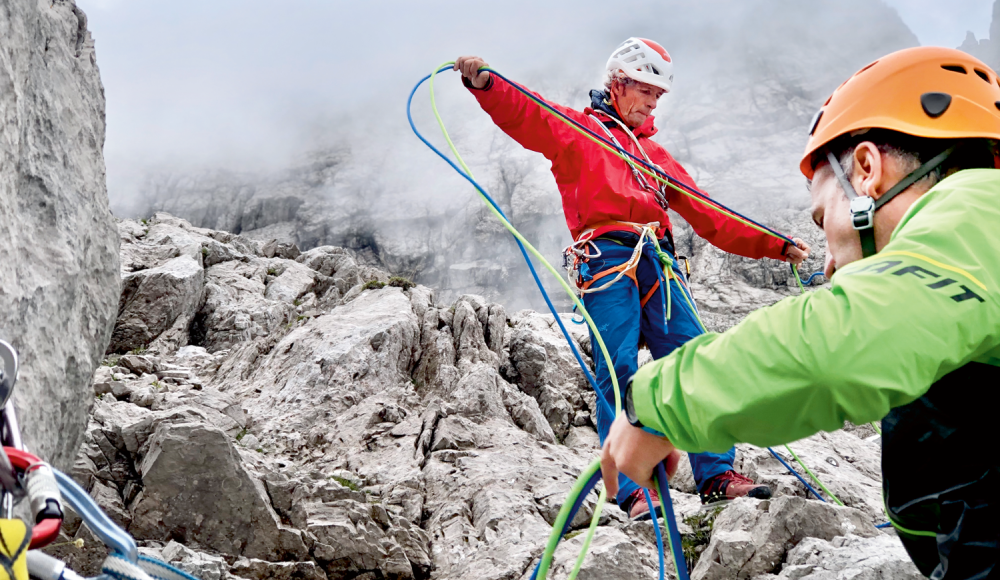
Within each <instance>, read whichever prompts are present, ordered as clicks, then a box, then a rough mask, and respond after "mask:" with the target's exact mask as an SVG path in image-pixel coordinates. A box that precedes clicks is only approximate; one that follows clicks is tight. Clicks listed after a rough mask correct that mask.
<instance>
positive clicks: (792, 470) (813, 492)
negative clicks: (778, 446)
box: [767, 447, 826, 503]
mask: <svg viewBox="0 0 1000 580" xmlns="http://www.w3.org/2000/svg"><path fill="white" fill-rule="evenodd" d="M767 450H768V451H770V452H771V455H773V456H774V458H775V459H777V460H778V461H780V462H781V464H782V465H784V466H785V469H787V470H788V473H791V474H792V475H794V476H795V477H797V478H798V480H799V481H801V482H802V485H804V486H806V488H807V489H808V490H809V491H811V492H812V494H813V495H815V496H816V498H817V499H818V500H820V501H821V502H823V503H826V500H825V499H823V496H821V495H820V494H819V492H818V491H816V490H815V489H813V486H811V485H809V482H808V481H806V480H805V479H803V478H802V476H801V475H799V472H798V471H795V470H794V469H792V466H791V465H788V463H787V462H785V460H784V459H782V458H781V456H780V455H778V454H777V453H775V452H774V449H771V448H770V447H768V448H767Z"/></svg>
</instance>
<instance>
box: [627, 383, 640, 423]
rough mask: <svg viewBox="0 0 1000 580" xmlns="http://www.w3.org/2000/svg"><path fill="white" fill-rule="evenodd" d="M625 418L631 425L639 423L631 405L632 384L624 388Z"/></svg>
mask: <svg viewBox="0 0 1000 580" xmlns="http://www.w3.org/2000/svg"><path fill="white" fill-rule="evenodd" d="M625 418H626V419H628V422H629V423H631V424H633V425H635V424H636V423H638V422H639V417H638V416H637V415H636V413H635V405H633V404H632V383H629V384H628V386H626V387H625Z"/></svg>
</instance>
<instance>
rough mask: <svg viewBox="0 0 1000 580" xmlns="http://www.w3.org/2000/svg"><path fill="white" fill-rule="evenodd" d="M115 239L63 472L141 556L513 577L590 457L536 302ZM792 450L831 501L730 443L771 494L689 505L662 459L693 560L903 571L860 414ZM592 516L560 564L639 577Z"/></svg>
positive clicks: (625, 541)
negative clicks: (501, 300) (109, 287)
mask: <svg viewBox="0 0 1000 580" xmlns="http://www.w3.org/2000/svg"><path fill="white" fill-rule="evenodd" d="M119 231H120V234H121V247H122V259H121V263H122V284H123V288H124V291H123V293H122V297H121V301H120V304H119V316H118V321H117V324H116V326H115V330H114V334H113V339H112V343H111V347H110V348H109V351H108V355H107V358H106V360H105V363H104V366H102V367H100V368H99V369H98V371H97V373H96V374H95V376H94V381H93V387H94V392H93V397H94V401H93V408H92V411H91V414H90V423H89V426H88V428H87V433H86V437H85V443H84V445H83V447H82V448H81V450H80V453H79V456H78V457H77V459H76V463H75V465H74V467H73V472H72V473H73V476H74V477H75V478H76V479H77V480H78V481H79V482H80V483H81V484H83V485H85V486H86V488H87V489H88V490H89V491H90V493H91V495H92V496H93V497H94V498H96V499H97V501H98V502H99V503H100V504H101V505H102V506H103V507H104V508H105V509H106V510H107V511H108V513H109V514H110V515H111V516H112V518H114V519H115V520H116V521H118V523H120V524H121V525H122V526H124V527H126V528H127V529H128V530H129V531H130V532H131V533H132V534H133V535H134V536H135V537H136V538H137V539H138V540H140V544H141V545H142V546H143V550H147V551H149V552H151V553H155V554H157V555H160V556H162V557H163V558H165V559H167V560H169V561H171V562H175V563H177V564H179V565H180V566H181V567H182V568H184V569H186V570H188V571H190V572H192V573H194V574H196V575H197V576H199V577H200V578H202V579H204V580H223V579H230V578H233V577H242V578H251V579H261V578H280V579H283V580H284V579H291V578H302V579H308V580H322V579H324V578H326V579H329V580H335V579H348V578H351V579H364V580H375V579H383V578H384V579H388V578H392V579H406V578H415V579H422V578H434V579H459V578H461V579H470V578H475V579H484V580H485V579H497V580H499V579H508V580H515V579H527V578H528V577H529V576H530V573H531V570H532V568H533V567H534V565H535V563H536V562H537V560H538V558H539V556H540V554H541V552H542V549H543V547H544V545H545V541H546V539H547V537H548V535H549V532H550V528H551V525H552V523H553V522H554V520H555V518H556V514H557V512H558V509H559V507H560V506H561V504H562V503H563V501H564V499H565V497H566V495H567V494H568V492H569V490H570V488H571V486H572V484H573V482H574V481H575V479H576V477H577V476H578V474H579V473H580V471H581V470H582V469H584V467H585V466H586V465H587V464H588V463H589V462H590V461H592V460H593V459H594V458H595V457H596V456H597V452H598V440H597V434H596V432H595V430H594V427H593V425H594V422H593V421H594V420H593V410H594V396H593V394H592V393H591V391H590V390H589V387H588V385H587V383H586V381H585V379H584V377H583V375H582V373H581V372H580V370H579V368H578V367H577V366H576V363H575V361H574V359H573V357H572V355H571V353H570V350H569V348H568V346H567V345H566V344H565V342H564V340H563V339H562V337H561V335H560V334H559V332H558V328H554V326H555V325H554V320H553V319H552V317H551V316H550V315H544V314H539V313H536V312H532V311H521V312H516V313H508V312H506V311H505V309H504V308H503V307H502V306H501V305H499V304H495V303H489V302H487V301H485V300H483V299H482V298H479V297H477V296H471V295H469V296H462V297H461V298H459V299H458V300H456V301H454V302H453V303H451V304H440V303H438V302H436V300H435V297H434V292H433V291H432V290H431V289H429V288H426V287H423V286H414V285H411V284H410V283H409V282H408V281H406V280H403V279H399V278H392V277H390V276H389V275H388V274H387V273H385V272H383V271H380V270H377V269H374V268H371V267H365V266H359V265H358V263H357V261H356V260H355V258H354V257H353V256H352V254H351V253H350V252H349V251H345V250H342V249H339V248H335V247H330V246H324V247H319V248H315V249H313V250H310V251H308V252H305V253H300V252H299V250H298V248H296V247H295V246H289V245H279V244H276V243H260V242H253V241H250V240H247V239H244V238H241V237H240V236H235V235H232V234H228V233H224V232H218V231H210V230H204V229H199V228H195V227H192V226H191V225H190V224H188V223H187V222H185V221H183V220H180V219H177V218H174V217H172V216H169V215H166V214H157V215H155V216H154V217H153V218H152V219H150V220H149V221H147V222H141V221H133V220H125V221H122V222H120V223H119ZM733 316H737V314H733ZM570 327H571V328H572V329H573V332H574V337H575V339H576V340H577V341H578V343H579V346H580V347H581V349H582V351H583V352H584V353H587V354H588V355H589V353H590V345H589V340H588V339H587V337H586V333H585V332H584V331H583V330H582V327H578V326H575V325H570ZM792 447H793V449H795V450H796V452H797V453H798V454H799V456H800V457H801V458H802V459H803V460H804V461H805V462H807V464H808V465H810V466H811V468H812V469H813V470H814V471H815V472H817V473H818V474H819V475H820V477H821V478H822V479H823V480H824V482H825V483H826V484H827V486H828V487H829V488H830V489H831V490H832V491H833V492H834V493H836V494H837V495H838V496H839V497H840V498H841V499H842V500H843V501H844V503H845V504H847V507H838V506H835V505H832V504H829V503H821V502H819V501H817V500H815V499H807V498H806V493H805V490H804V488H803V487H802V486H801V484H799V483H798V482H797V480H795V479H794V478H793V477H792V476H791V475H789V474H788V473H787V472H785V471H784V469H783V468H782V467H781V465H780V464H779V463H778V462H777V461H776V460H775V459H774V458H773V457H771V455H770V454H769V453H768V452H767V451H766V450H761V449H756V448H753V447H749V446H746V447H741V448H740V450H739V453H738V467H739V468H741V469H742V470H743V471H744V472H745V473H747V474H748V475H750V476H752V477H755V478H757V479H758V480H759V481H763V482H766V483H769V484H770V485H772V487H774V489H775V490H776V496H775V498H774V499H772V500H771V501H766V502H758V501H756V500H740V501H736V502H733V503H731V504H730V505H728V506H725V507H724V508H723V509H721V510H704V509H703V508H702V507H701V505H700V502H699V500H698V499H697V496H695V495H693V493H694V491H695V490H694V487H693V480H692V479H691V474H690V469H687V470H682V472H681V473H680V474H679V475H678V476H677V477H675V480H674V481H673V482H672V486H673V487H674V488H675V492H674V502H675V509H676V510H677V512H678V515H679V517H680V518H681V519H682V520H683V523H682V526H681V527H682V532H683V533H684V537H685V550H686V553H687V555H688V557H689V560H690V561H691V563H692V564H693V577H694V578H697V579H698V580H705V579H732V578H751V577H755V578H756V577H765V576H768V575H774V576H779V577H782V578H787V579H789V580H791V579H796V580H797V579H801V578H817V579H819V578H824V579H825V578H831V577H834V576H836V577H850V578H860V579H867V578H872V579H874V578H914V579H916V578H918V577H919V574H918V573H917V571H916V569H915V568H914V567H913V566H912V565H911V564H910V563H909V561H908V559H907V557H906V555H905V552H904V551H903V548H902V546H901V545H900V544H899V542H898V540H897V539H896V538H895V537H894V536H893V532H891V531H882V530H878V529H876V528H875V526H874V525H875V524H877V523H880V522H882V521H884V516H883V515H882V513H881V507H880V505H881V503H880V491H879V489H880V485H879V443H878V440H877V439H875V438H874V437H873V436H872V434H871V430H870V429H869V428H852V429H850V430H844V431H838V432H836V433H824V434H819V435H817V436H815V437H812V438H810V439H808V440H805V441H800V442H797V443H795V444H793V445H792ZM779 452H780V453H781V454H782V455H784V456H785V458H786V459H788V460H790V459H791V457H790V456H789V455H788V453H787V452H785V450H784V449H781V450H779ZM683 463H684V464H685V465H686V462H683ZM596 498H597V496H596V494H593V495H592V496H590V497H589V498H588V502H587V503H586V504H585V507H584V509H583V510H582V511H583V515H582V516H580V517H578V518H577V520H576V521H574V523H573V527H574V528H575V529H576V530H582V529H585V528H586V525H587V522H588V521H589V517H590V515H591V513H592V510H593V507H594V504H595V502H596ZM74 520H75V521H74ZM600 523H601V525H600V526H599V527H598V531H597V535H596V538H595V540H594V544H593V546H592V547H591V550H590V555H589V556H588V557H587V560H586V562H585V564H584V567H583V571H582V572H581V575H580V578H591V579H595V578H602V579H608V578H611V579H614V578H622V579H626V578H627V579H630V580H631V579H637V578H656V567H657V557H656V551H655V544H654V536H653V532H652V527H651V525H650V524H649V523H648V522H646V523H632V522H629V521H627V520H626V518H625V517H623V514H622V513H621V512H620V510H618V509H617V508H615V507H614V506H609V507H608V509H606V510H605V511H604V513H603V515H602V518H601V522H600ZM64 535H65V536H66V537H65V538H64V541H66V542H68V541H70V540H72V539H77V538H82V539H84V547H83V548H78V547H76V546H74V545H72V544H69V545H63V546H60V547H57V548H54V549H55V550H56V551H58V552H59V553H60V555H62V556H63V557H66V558H67V559H68V560H69V561H70V562H71V564H72V565H73V566H74V567H75V569H77V570H78V571H79V572H81V573H84V574H93V573H95V572H96V569H97V568H96V567H97V566H98V565H99V563H100V561H101V560H102V559H103V557H104V552H103V549H102V548H101V547H100V544H99V542H97V541H96V540H95V539H94V537H93V536H92V535H91V534H90V532H89V530H88V529H87V528H86V526H85V525H80V523H79V520H78V519H76V518H70V520H69V521H68V525H67V526H66V527H65V529H64ZM571 536H572V537H570V539H568V540H567V541H566V542H564V544H563V545H562V546H561V547H560V548H559V550H558V551H557V554H556V560H555V563H554V566H553V575H552V576H551V577H554V578H563V577H565V575H566V574H567V573H568V571H569V569H570V568H571V567H572V563H573V560H574V559H575V557H576V553H577V551H578V550H579V547H580V545H581V543H582V541H583V534H582V533H574V534H571Z"/></svg>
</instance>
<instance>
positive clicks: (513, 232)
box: [430, 61, 622, 416]
mask: <svg viewBox="0 0 1000 580" xmlns="http://www.w3.org/2000/svg"><path fill="white" fill-rule="evenodd" d="M453 64H455V61H451V62H446V63H444V64H442V65H441V66H439V67H437V68H435V69H434V72H432V73H431V78H430V87H431V107H432V109H433V110H434V117H435V118H436V119H437V121H438V124H439V125H440V126H441V131H442V132H443V133H444V135H445V138H446V139H447V141H448V146H449V147H450V148H451V151H452V153H454V155H455V157H456V158H457V159H458V162H459V164H461V166H462V167H463V168H465V170H466V171H469V169H468V166H467V165H466V164H465V161H463V160H462V156H461V155H460V154H459V153H458V150H457V149H456V148H455V145H454V143H452V142H451V138H450V137H448V131H447V130H446V129H445V127H444V121H443V120H442V119H441V114H440V113H439V112H438V110H437V104H436V102H435V101H434V77H435V75H437V71H438V70H440V69H441V68H443V67H445V66H448V65H453ZM469 176H470V177H472V172H471V171H470V172H469ZM476 193H477V194H478V195H479V196H480V197H481V198H483V201H486V198H485V196H483V194H482V193H481V192H479V191H478V190H477V191H476ZM486 206H487V207H488V208H489V209H490V211H492V212H493V215H495V216H496V218H497V219H498V220H500V223H502V224H503V226H504V227H505V228H507V231H509V232H510V233H511V235H513V236H514V237H515V238H517V240H518V241H519V242H521V244H523V245H524V247H525V248H526V249H527V250H528V251H529V252H531V255H533V256H534V257H535V258H536V259H537V260H538V261H539V262H541V263H542V265H543V266H545V269H547V270H548V271H549V272H550V273H551V274H552V275H553V276H555V278H556V280H558V281H559V284H560V285H561V286H562V288H563V290H565V291H566V294H567V295H569V297H570V299H572V301H573V304H574V305H575V306H576V307H577V309H578V310H579V311H580V314H581V315H582V316H583V317H584V319H586V321H587V325H588V326H589V327H590V329H591V331H593V333H594V337H595V338H597V344H598V346H600V348H601V354H602V355H603V356H604V360H605V361H607V364H608V368H609V369H612V372H611V384H612V386H613V387H614V391H615V415H616V416H617V415H618V414H619V413H621V410H622V401H621V391H620V390H619V387H618V377H617V376H616V374H615V372H614V370H613V369H614V368H615V365H614V363H613V362H611V354H610V353H609V352H608V347H607V346H605V344H604V339H602V338H601V333H600V331H598V330H597V324H595V323H594V320H593V319H592V318H591V317H590V314H589V313H588V312H587V308H586V307H585V306H584V305H583V302H581V301H580V299H579V298H577V296H576V293H575V292H573V290H572V288H570V287H569V284H567V283H566V281H565V280H563V277H562V275H560V274H559V272H558V271H556V269H555V268H554V267H553V266H552V264H550V263H549V261H548V260H546V259H545V256H543V255H542V254H541V252H539V251H538V250H537V249H535V246H533V245H531V243H530V242H529V241H528V240H526V239H525V238H524V236H522V235H521V232H519V231H517V229H516V228H515V227H514V226H513V225H511V223H510V222H508V221H507V219H506V218H504V217H503V214H501V213H500V212H499V211H497V209H496V208H495V207H493V206H492V205H490V204H489V202H487V204H486Z"/></svg>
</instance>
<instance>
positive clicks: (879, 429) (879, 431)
mask: <svg viewBox="0 0 1000 580" xmlns="http://www.w3.org/2000/svg"><path fill="white" fill-rule="evenodd" d="M869 425H871V426H872V429H874V430H875V432H876V433H878V435H879V437H881V436H882V428H881V427H879V426H878V423H876V422H875V421H872V422H871V423H869Z"/></svg>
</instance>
